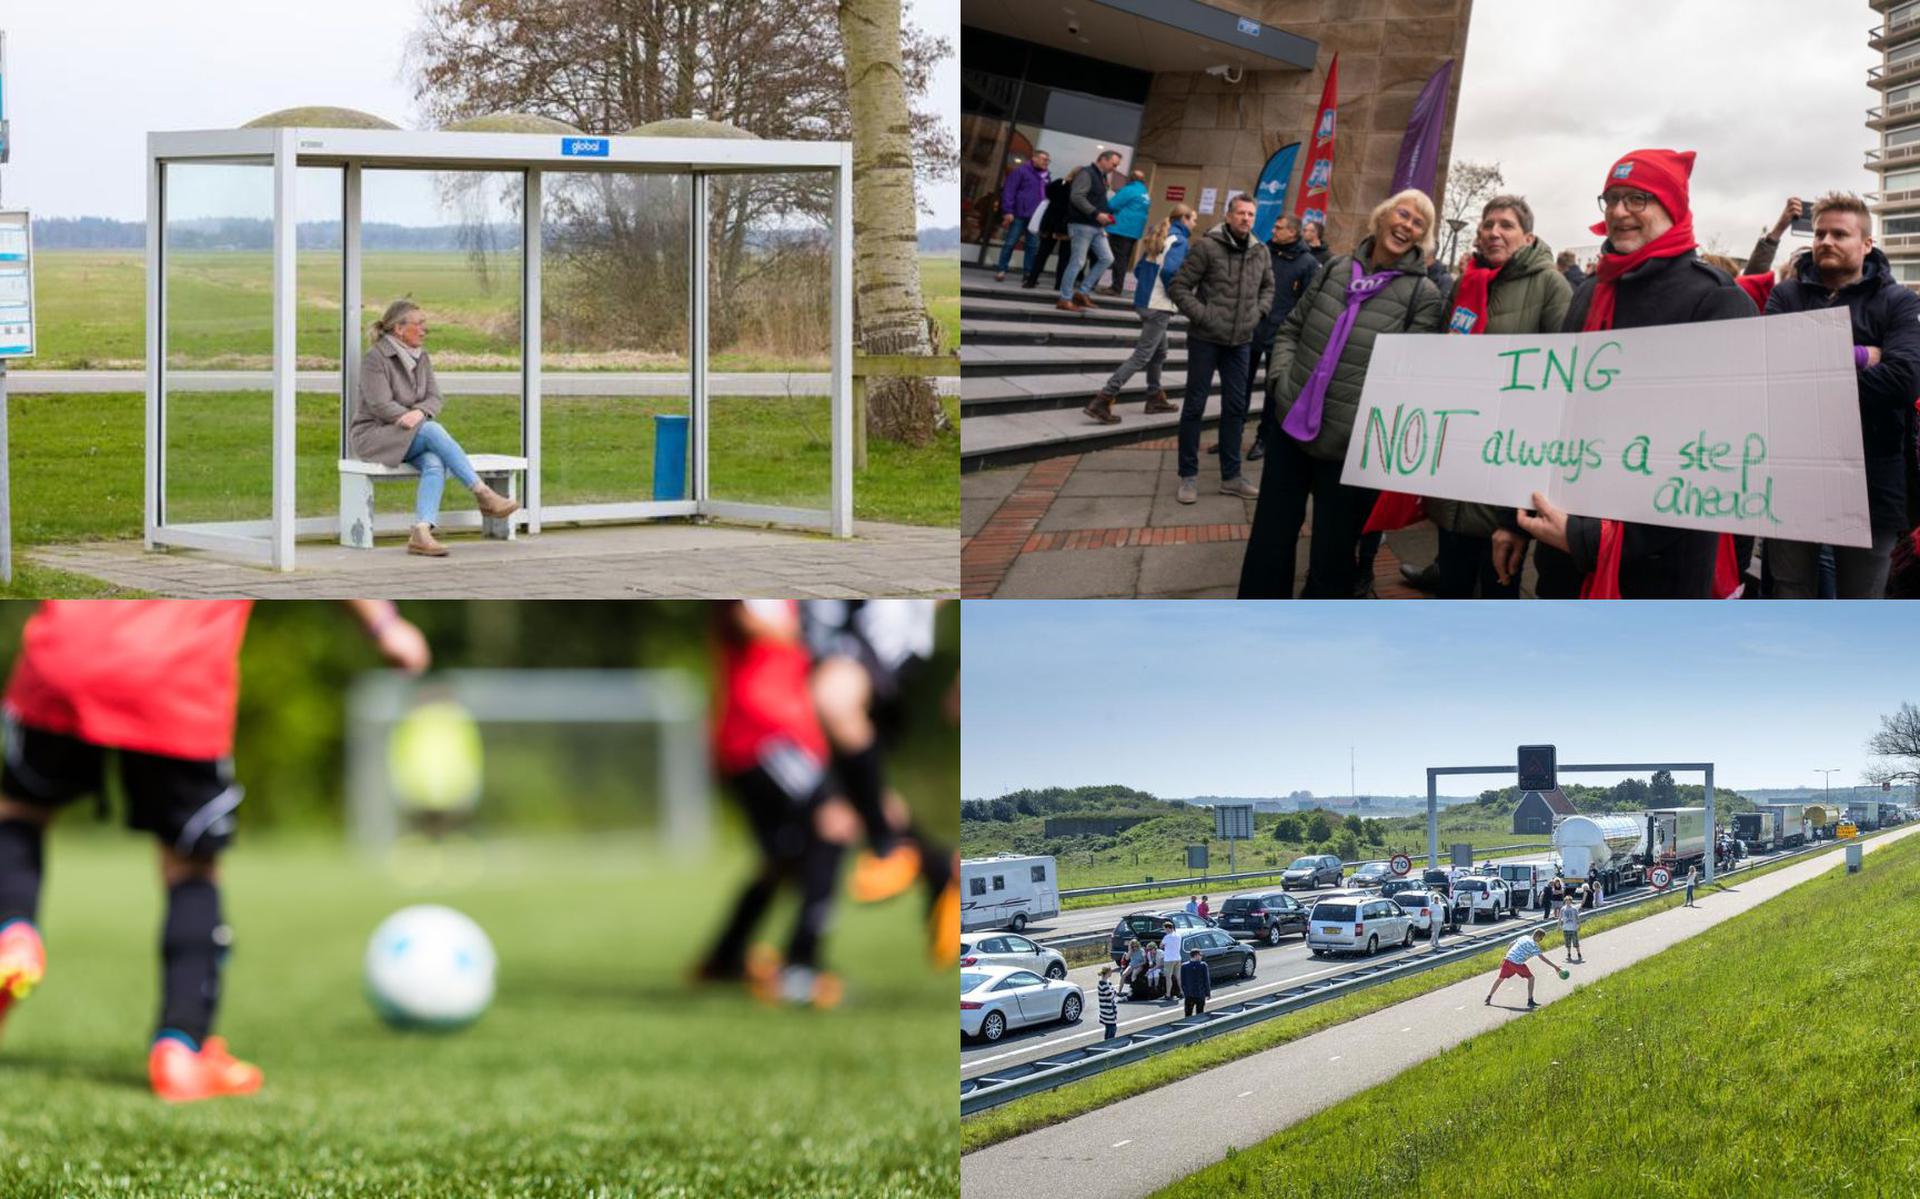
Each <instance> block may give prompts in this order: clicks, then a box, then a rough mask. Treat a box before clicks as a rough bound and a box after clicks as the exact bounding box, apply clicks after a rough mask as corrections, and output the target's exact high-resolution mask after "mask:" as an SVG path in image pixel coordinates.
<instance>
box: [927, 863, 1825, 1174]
mask: <svg viewBox="0 0 1920 1199" xmlns="http://www.w3.org/2000/svg"><path fill="white" fill-rule="evenodd" d="M1842 844H1844V843H1836V844H1834V845H1831V846H1828V847H1827V849H1826V850H1823V851H1820V852H1819V853H1816V854H1812V855H1807V856H1813V857H1821V856H1825V855H1826V854H1827V853H1830V852H1832V851H1833V850H1835V849H1838V848H1840V846H1841V845H1842ZM1805 860H1806V857H1804V856H1803V857H1799V858H1792V859H1788V860H1786V861H1782V862H1776V863H1771V864H1769V865H1766V866H1762V867H1759V868H1757V869H1755V870H1753V871H1752V872H1750V873H1743V874H1741V875H1738V876H1736V877H1737V879H1738V882H1739V884H1740V885H1744V884H1746V883H1747V882H1749V881H1751V880H1753V879H1756V878H1760V877H1762V876H1764V875H1767V874H1771V873H1773V872H1774V871H1775V870H1780V869H1784V868H1785V867H1787V866H1790V865H1794V864H1797V863H1798V862H1802V861H1805ZM1719 889H1721V888H1720V886H1719V884H1718V883H1716V884H1715V885H1714V886H1713V887H1711V888H1703V890H1704V891H1709V892H1710V891H1714V890H1719ZM1684 902H1685V896H1684V895H1683V894H1681V893H1680V892H1678V891H1675V892H1674V893H1673V894H1671V895H1668V896H1667V897H1665V898H1663V899H1656V900H1652V901H1649V902H1647V903H1643V904H1640V905H1638V906H1635V907H1631V908H1624V909H1621V910H1618V911H1614V912H1602V913H1601V914H1600V915H1599V916H1596V917H1594V918H1592V919H1590V920H1588V921H1587V922H1585V923H1584V924H1582V926H1581V936H1582V937H1583V938H1584V937H1591V936H1593V935H1594V934H1596V933H1601V932H1605V931H1606V930H1607V929H1610V928H1616V927H1618V926H1620V925H1623V924H1631V923H1632V922H1634V921H1636V920H1644V919H1645V918H1647V917H1648V916H1651V915H1654V914H1655V913H1657V912H1664V911H1666V910H1668V909H1669V908H1673V907H1678V906H1679V905H1680V904H1682V903H1684ZM1522 926H1523V925H1522V924H1518V923H1517V924H1515V925H1512V926H1511V927H1513V928H1515V929H1516V930H1517V929H1518V928H1520V927H1522ZM1515 935H1516V936H1517V935H1518V933H1517V931H1516V933H1515ZM1555 940H1557V938H1555ZM1549 944H1550V945H1551V944H1552V942H1549ZM1506 946H1507V942H1506V941H1505V940H1504V939H1500V940H1497V941H1496V942H1493V943H1490V944H1489V946H1488V948H1487V951H1486V952H1485V953H1480V954H1475V955H1474V956H1472V957H1470V958H1465V959H1462V960H1461V961H1458V962H1453V963H1450V964H1448V965H1445V966H1440V967H1436V968H1435V969H1432V970H1429V971H1426V972H1425V973H1422V974H1418V975H1414V976H1412V977H1410V978H1403V979H1399V980H1396V981H1394V982H1390V983H1384V984H1382V985H1380V986H1377V987H1370V988H1368V989H1366V990H1364V991H1360V992H1357V993H1355V994H1352V995H1347V996H1344V997H1342V998H1340V999H1334V1000H1330V1001H1328V1002H1326V1003H1320V1004H1315V1005H1314V1006H1312V1007H1309V1008H1306V1009H1304V1010H1302V1011H1298V1012H1294V1013H1292V1014H1290V1015H1285V1016H1276V1017H1274V1018H1272V1019H1270V1020H1265V1021H1262V1022H1261V1023H1259V1024H1257V1025H1255V1026H1254V1027H1252V1028H1248V1029H1246V1030H1244V1031H1241V1032H1235V1033H1226V1034H1223V1035H1221V1036H1217V1037H1213V1038H1211V1039H1209V1040H1205V1041H1201V1042H1198V1043H1196V1044H1194V1045H1190V1046H1187V1047H1186V1048H1183V1049H1175V1050H1170V1051H1168V1052H1166V1053H1163V1054H1160V1055H1158V1056H1155V1057H1150V1058H1147V1059H1146V1060H1144V1061H1140V1062H1136V1063H1134V1064H1133V1065H1130V1066H1121V1067H1118V1068H1116V1069H1113V1070H1109V1071H1106V1072H1105V1073H1103V1074H1098V1075H1095V1076H1094V1077H1092V1078H1090V1079H1087V1080H1086V1081H1084V1082H1079V1083H1074V1084H1071V1085H1069V1086H1065V1087H1061V1088H1059V1089H1058V1090H1054V1091H1048V1092H1045V1093H1043V1094H1039V1095H1033V1096H1029V1097H1028V1098H1025V1099H1017V1100H1015V1101H1013V1102H1012V1103H1007V1104H1002V1105H1001V1106H999V1107H996V1108H991V1109H989V1110H987V1111H984V1112H981V1113H980V1114H978V1115H976V1116H970V1117H968V1118H967V1119H965V1120H963V1121H961V1124H960V1151H961V1152H962V1153H967V1152H970V1151H972V1150H974V1149H980V1148H984V1147H986V1146H988V1145H991V1144H994V1143H995V1142H997V1141H1004V1140H1006V1139H1007V1138H1009V1137H1015V1136H1019V1135H1020V1134H1021V1133H1025V1132H1031V1131H1033V1130H1034V1129H1036V1128H1043V1127H1045V1126H1047V1125H1049V1124H1058V1123H1061V1122H1062V1121H1065V1120H1070V1119H1072V1118H1073V1117H1075V1116H1079V1115H1083V1114H1085V1113H1087V1112H1090V1111H1094V1110H1096V1109H1098V1108H1102V1107H1105V1106H1107V1105H1108V1104H1111V1103H1116V1102H1118V1101H1120V1100H1122V1099H1125V1098H1128V1097H1129V1096H1132V1095H1139V1094H1143V1093H1145V1092H1147V1091H1151V1090H1154V1089H1155V1088H1157V1087H1163V1086H1166V1085H1167V1084H1168V1083H1172V1082H1178V1081H1180V1080H1181V1079H1183V1078H1188V1077H1190V1076H1192V1075H1195V1074H1198V1073H1200V1072H1201V1071H1202V1070H1208V1069H1211V1068H1212V1067H1214V1066H1219V1065H1224V1064H1226V1063H1227V1062H1231V1061H1236V1060H1238V1059H1240V1058H1243V1057H1246V1056H1248V1055H1249V1054H1254V1053H1258V1052H1260V1051H1261V1050H1263V1049H1271V1048H1273V1047H1274V1046H1276V1045H1284V1044H1286V1043H1287V1042H1289V1041H1296V1040H1299V1039H1300V1038H1301V1037H1304V1036H1307V1035H1309V1034H1312V1033H1316V1032H1319V1031H1320V1030H1321V1029H1323V1028H1330V1027H1332V1026H1333V1025H1336V1024H1343V1023H1345V1022H1346V1021H1348V1020H1353V1019H1356V1018H1358V1017H1360V1016H1364V1015H1367V1014H1368V1013H1370V1012H1376V1011H1379V1010H1380V1009H1381V1008H1385V1007H1391V1006H1392V1005H1393V1004H1396V1003H1399V1002H1401V1001H1402V1000H1405V999H1411V998H1413V997H1414V996H1416V995H1423V994H1426V993H1427V992H1429V991H1437V990H1439V989H1440V988H1442V987H1445V986H1450V985H1452V984H1453V983H1456V982H1459V981H1460V980H1461V979H1465V978H1471V977H1473V976H1474V975H1476V974H1483V973H1485V972H1486V971H1488V970H1491V969H1493V968H1494V967H1495V966H1496V965H1497V963H1498V961H1499V959H1500V956H1501V955H1502V954H1504V953H1505V952H1506ZM1395 1087H1396V1090H1397V1091H1401V1093H1404V1092H1403V1089H1402V1088H1399V1087H1398V1084H1397V1083H1396V1084H1395ZM1427 1093H1428V1094H1443V1093H1444V1094H1460V1093H1462V1092H1458V1091H1447V1092H1440V1091H1432V1092H1427ZM1502 1106H1503V1110H1508V1111H1509V1112H1510V1111H1511V1110H1542V1109H1537V1108H1522V1109H1505V1108H1504V1105H1502ZM1352 1127H1353V1126H1351V1125H1349V1126H1348V1128H1349V1130H1351V1128H1352ZM1216 1193H1220V1194H1230V1193H1234V1192H1232V1191H1231V1190H1225V1191H1219V1192H1216ZM1250 1193H1260V1192H1258V1191H1254V1192H1250ZM1347 1193H1350V1192H1346V1191H1343V1192H1342V1195H1345V1194H1347ZM1522 1193H1525V1192H1524V1188H1523V1191H1522Z"/></svg>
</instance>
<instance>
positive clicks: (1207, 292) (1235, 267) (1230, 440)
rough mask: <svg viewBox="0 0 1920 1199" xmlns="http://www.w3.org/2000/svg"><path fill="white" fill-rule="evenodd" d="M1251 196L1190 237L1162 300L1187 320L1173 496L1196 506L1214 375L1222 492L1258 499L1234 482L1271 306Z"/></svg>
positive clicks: (1268, 267)
mask: <svg viewBox="0 0 1920 1199" xmlns="http://www.w3.org/2000/svg"><path fill="white" fill-rule="evenodd" d="M1253 209H1254V203H1253V197H1252V196H1246V195H1241V196H1235V197H1234V198H1233V199H1232V200H1230V201H1228V202H1227V219H1226V221H1225V222H1224V223H1222V224H1219V225H1215V226H1214V227H1213V228H1211V229H1209V230H1207V232H1206V235H1205V236H1204V237H1198V238H1195V239H1194V241H1193V245H1192V248H1191V249H1190V250H1189V251H1188V252H1187V260H1186V262H1185V263H1184V264H1182V265H1181V267H1180V273H1179V274H1177V275H1175V276H1174V277H1173V281H1172V282H1170V283H1168V284H1167V298H1169V299H1171V300H1172V301H1173V303H1174V305H1175V307H1177V308H1179V309H1180V311H1181V313H1183V314H1184V315H1185V316H1186V318H1187V392H1186V398H1185V400H1184V401H1183V403H1182V404H1181V407H1180V444H1179V469H1180V489H1179V491H1177V492H1176V493H1175V496H1174V498H1175V499H1177V500H1179V502H1180V503H1183V504H1192V503H1196V502H1198V500H1199V498H1200V497H1199V492H1198V489H1197V483H1196V480H1198V479H1199V477H1200V426H1201V425H1202V424H1203V423H1204V422H1205V420H1206V415H1207V392H1209V391H1211V390H1212V389H1213V376H1214V372H1216V371H1218V372H1219V375H1220V494H1222V495H1231V496H1238V497H1239V498H1241V499H1243V500H1253V499H1258V498H1260V492H1259V491H1258V490H1256V489H1255V488H1254V486H1253V484H1251V483H1249V482H1247V481H1246V480H1245V479H1243V478H1241V477H1240V438H1241V435H1242V433H1243V432H1244V431H1245V429H1246V424H1247V398H1248V396H1249V394H1250V385H1249V383H1248V379H1249V375H1248V371H1249V370H1250V368H1251V366H1252V363H1253V335H1254V333H1255V331H1257V330H1258V329H1259V327H1260V320H1261V318H1262V317H1264V316H1266V314H1267V309H1268V308H1270V307H1272V306H1273V263H1272V261H1271V258H1270V257H1269V255H1268V254H1267V248H1266V247H1265V246H1263V245H1261V244H1260V243H1259V242H1256V241H1254V240H1253Z"/></svg>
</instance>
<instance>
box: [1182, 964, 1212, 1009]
mask: <svg viewBox="0 0 1920 1199" xmlns="http://www.w3.org/2000/svg"><path fill="white" fill-rule="evenodd" d="M1180 994H1181V995H1182V996H1183V997H1184V998H1185V999H1186V1001H1187V1003H1186V1011H1187V1015H1189V1016H1197V1015H1199V1014H1200V1013H1201V1012H1204V1011H1206V1010H1207V996H1209V995H1211V994H1213V972H1212V971H1210V970H1208V969H1207V964H1206V963H1205V962H1204V961H1202V960H1201V959H1200V951H1199V950H1197V949H1196V950H1194V951H1192V952H1191V953H1190V954H1188V955H1187V960H1186V961H1184V962H1182V963H1180Z"/></svg>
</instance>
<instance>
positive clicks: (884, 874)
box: [848, 840, 920, 903]
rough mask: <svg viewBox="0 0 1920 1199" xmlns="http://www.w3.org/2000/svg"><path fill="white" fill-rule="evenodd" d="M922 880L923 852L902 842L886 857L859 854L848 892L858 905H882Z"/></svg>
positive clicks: (882, 855)
mask: <svg viewBox="0 0 1920 1199" xmlns="http://www.w3.org/2000/svg"><path fill="white" fill-rule="evenodd" d="M919 877H920V850H919V848H918V847H917V846H915V845H913V844H912V843H911V842H909V841H906V840H902V841H900V842H899V843H898V844H897V845H895V846H894V847H893V848H892V849H890V850H888V851H887V852H886V853H884V854H876V853H874V852H873V851H872V850H870V849H863V850H861V851H860V856H859V857H858V858H857V859H856V860H855V861H854V864H853V879H852V881H851V882H850V883H849V884H848V891H849V893H850V894H851V895H852V896H853V898H854V902H856V903H879V902H881V901H882V900H887V899H892V898H893V897H894V896H896V895H898V894H900V893H901V892H903V891H905V890H906V889H907V888H908V887H911V886H913V884H914V880H916V879H918V878H919Z"/></svg>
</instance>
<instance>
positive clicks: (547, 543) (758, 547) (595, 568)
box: [25, 521, 960, 599]
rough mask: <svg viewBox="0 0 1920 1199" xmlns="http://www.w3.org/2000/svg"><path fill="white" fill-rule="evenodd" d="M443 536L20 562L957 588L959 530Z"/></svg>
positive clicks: (514, 584) (380, 590) (634, 585)
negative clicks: (419, 550) (266, 554)
mask: <svg viewBox="0 0 1920 1199" xmlns="http://www.w3.org/2000/svg"><path fill="white" fill-rule="evenodd" d="M445 540H446V542H447V545H448V547H449V548H450V549H452V551H453V553H452V555H451V556H449V557H446V558H438V559H434V558H420V557H414V556H411V555H409V554H407V553H406V552H405V551H404V549H403V546H404V544H405V541H404V539H403V538H383V539H382V540H381V542H380V544H379V546H378V547H377V548H375V549H371V550H355V549H348V548H346V547H345V546H341V545H337V544H333V543H330V542H301V543H300V547H299V567H298V569H296V570H294V571H291V572H289V573H285V574H282V573H279V572H275V571H271V570H267V569H265V568H264V567H260V566H250V565H246V564H244V563H238V562H233V561H230V560H227V559H223V558H218V557H215V556H213V555H211V554H205V553H200V552H198V551H194V550H171V551H167V552H149V551H147V550H146V549H144V548H142V546H141V544H140V543H139V542H138V541H107V542H92V543H87V544H82V545H58V546H41V547H36V548H34V549H31V550H28V551H26V552H25V556H26V557H27V558H29V559H30V560H31V561H32V562H33V563H34V564H35V565H37V566H47V567H53V568H55V569H57V570H64V571H70V572H73V573H75V574H82V575H89V576H92V577H94V578H97V579H105V580H107V581H108V582H111V583H115V584H118V585H119V586H122V587H131V588H136V589H138V590H141V591H150V592H153V593H154V594H156V595H166V596H178V597H184V598H189V599H204V598H210V597H216V596H252V597H256V598H262V599H345V598H392V599H665V598H676V599H677V598H696V597H704V598H722V599H731V598H735V597H741V596H751V597H766V596H780V597H787V596H792V597H798V598H803V599H805V598H815V599H853V598H858V597H863V596H875V595H917V596H952V595H955V594H957V593H958V592H959V589H960V579H959V563H958V561H957V559H956V551H957V549H958V547H959V537H958V535H957V534H956V533H955V532H954V531H953V530H952V529H933V528H922V527H919V526H915V525H892V524H878V523H874V522H869V521H860V522H856V523H855V525H854V536H853V537H852V538H850V539H848V540H845V541H836V540H834V539H832V538H829V537H822V536H813V535H810V534H806V533H794V532H788V531H776V530H769V529H757V528H747V527H737V526H729V525H695V524H686V523H680V522H658V523H652V524H640V525H618V526H603V527H598V528H550V529H548V530H546V531H544V532H542V533H541V534H540V535H539V536H537V537H529V536H522V537H520V538H519V539H517V540H515V541H490V540H487V539H486V538H483V537H480V536H479V535H478V534H473V535H466V536H460V535H450V536H448V537H446V539H445Z"/></svg>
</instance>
